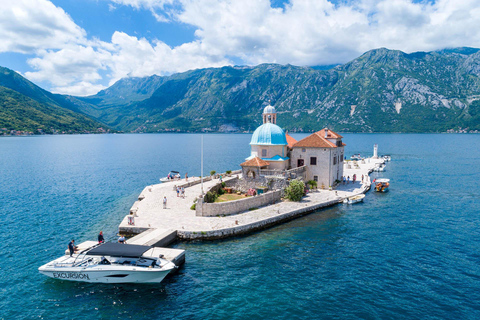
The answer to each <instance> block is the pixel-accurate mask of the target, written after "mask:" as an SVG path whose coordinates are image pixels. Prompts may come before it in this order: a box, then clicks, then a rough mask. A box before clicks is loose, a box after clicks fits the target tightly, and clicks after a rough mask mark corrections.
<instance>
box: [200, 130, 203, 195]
mask: <svg viewBox="0 0 480 320" xmlns="http://www.w3.org/2000/svg"><path fill="white" fill-rule="evenodd" d="M201 148H202V151H201V164H202V168H201V177H200V181H201V185H202V197H203V134H202V143H201Z"/></svg>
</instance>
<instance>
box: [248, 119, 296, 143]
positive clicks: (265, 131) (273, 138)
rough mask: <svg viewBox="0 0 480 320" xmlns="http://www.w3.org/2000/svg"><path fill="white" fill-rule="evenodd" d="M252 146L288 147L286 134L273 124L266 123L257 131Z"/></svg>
mask: <svg viewBox="0 0 480 320" xmlns="http://www.w3.org/2000/svg"><path fill="white" fill-rule="evenodd" d="M250 144H253V145H287V137H286V136H285V132H284V131H283V130H282V128H280V127H279V126H277V125H276V124H273V123H264V124H262V125H261V126H260V127H258V128H257V130H255V132H254V133H253V136H252V140H251V141H250Z"/></svg>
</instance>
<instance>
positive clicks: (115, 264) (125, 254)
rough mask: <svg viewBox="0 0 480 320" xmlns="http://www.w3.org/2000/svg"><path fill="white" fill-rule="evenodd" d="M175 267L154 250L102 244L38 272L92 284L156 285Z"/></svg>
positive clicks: (55, 277) (61, 258)
mask: <svg viewBox="0 0 480 320" xmlns="http://www.w3.org/2000/svg"><path fill="white" fill-rule="evenodd" d="M175 268H176V266H175V264H174V263H173V262H170V261H168V260H165V259H163V258H162V257H161V256H160V255H159V254H158V252H156V248H154V247H151V246H140V245H132V244H121V243H104V244H100V245H95V246H93V247H91V248H88V249H86V250H83V251H82V252H80V253H78V254H77V253H75V254H73V255H72V256H70V255H65V256H63V257H60V258H58V259H56V260H53V261H51V262H49V263H47V264H45V265H43V266H41V267H40V268H38V270H39V271H40V273H42V274H44V275H46V276H48V277H50V278H54V279H61V280H70V281H84V282H93V283H160V282H161V281H162V280H163V279H164V278H165V276H167V274H169V273H170V271H172V270H173V269H175Z"/></svg>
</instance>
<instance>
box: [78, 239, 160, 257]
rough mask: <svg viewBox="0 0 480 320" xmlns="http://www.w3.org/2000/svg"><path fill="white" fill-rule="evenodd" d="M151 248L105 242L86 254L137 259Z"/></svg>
mask: <svg viewBox="0 0 480 320" xmlns="http://www.w3.org/2000/svg"><path fill="white" fill-rule="evenodd" d="M151 248H152V247H151V246H140V245H136V244H123V243H114V242H107V243H104V244H102V245H100V246H98V247H96V248H93V249H92V250H90V251H88V252H87V254H88V255H92V256H113V257H126V258H139V257H141V256H142V254H144V253H145V252H147V251H148V250H150V249H151Z"/></svg>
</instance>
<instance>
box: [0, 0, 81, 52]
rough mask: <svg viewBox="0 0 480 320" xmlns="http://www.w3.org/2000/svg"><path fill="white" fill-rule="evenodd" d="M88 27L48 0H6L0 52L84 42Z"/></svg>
mask: <svg viewBox="0 0 480 320" xmlns="http://www.w3.org/2000/svg"><path fill="white" fill-rule="evenodd" d="M84 39H85V31H84V30H83V29H82V28H80V27H79V26H77V25H76V24H75V23H74V22H73V20H72V19H71V18H70V16H69V15H68V14H66V13H65V11H63V9H61V8H58V7H56V6H55V5H53V4H52V3H51V2H50V1H47V0H2V4H1V10H0V52H8V51H10V52H20V53H34V52H35V51H36V50H38V49H43V48H45V47H48V48H57V49H60V48H63V46H64V45H65V44H68V43H81V42H83V41H84Z"/></svg>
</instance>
